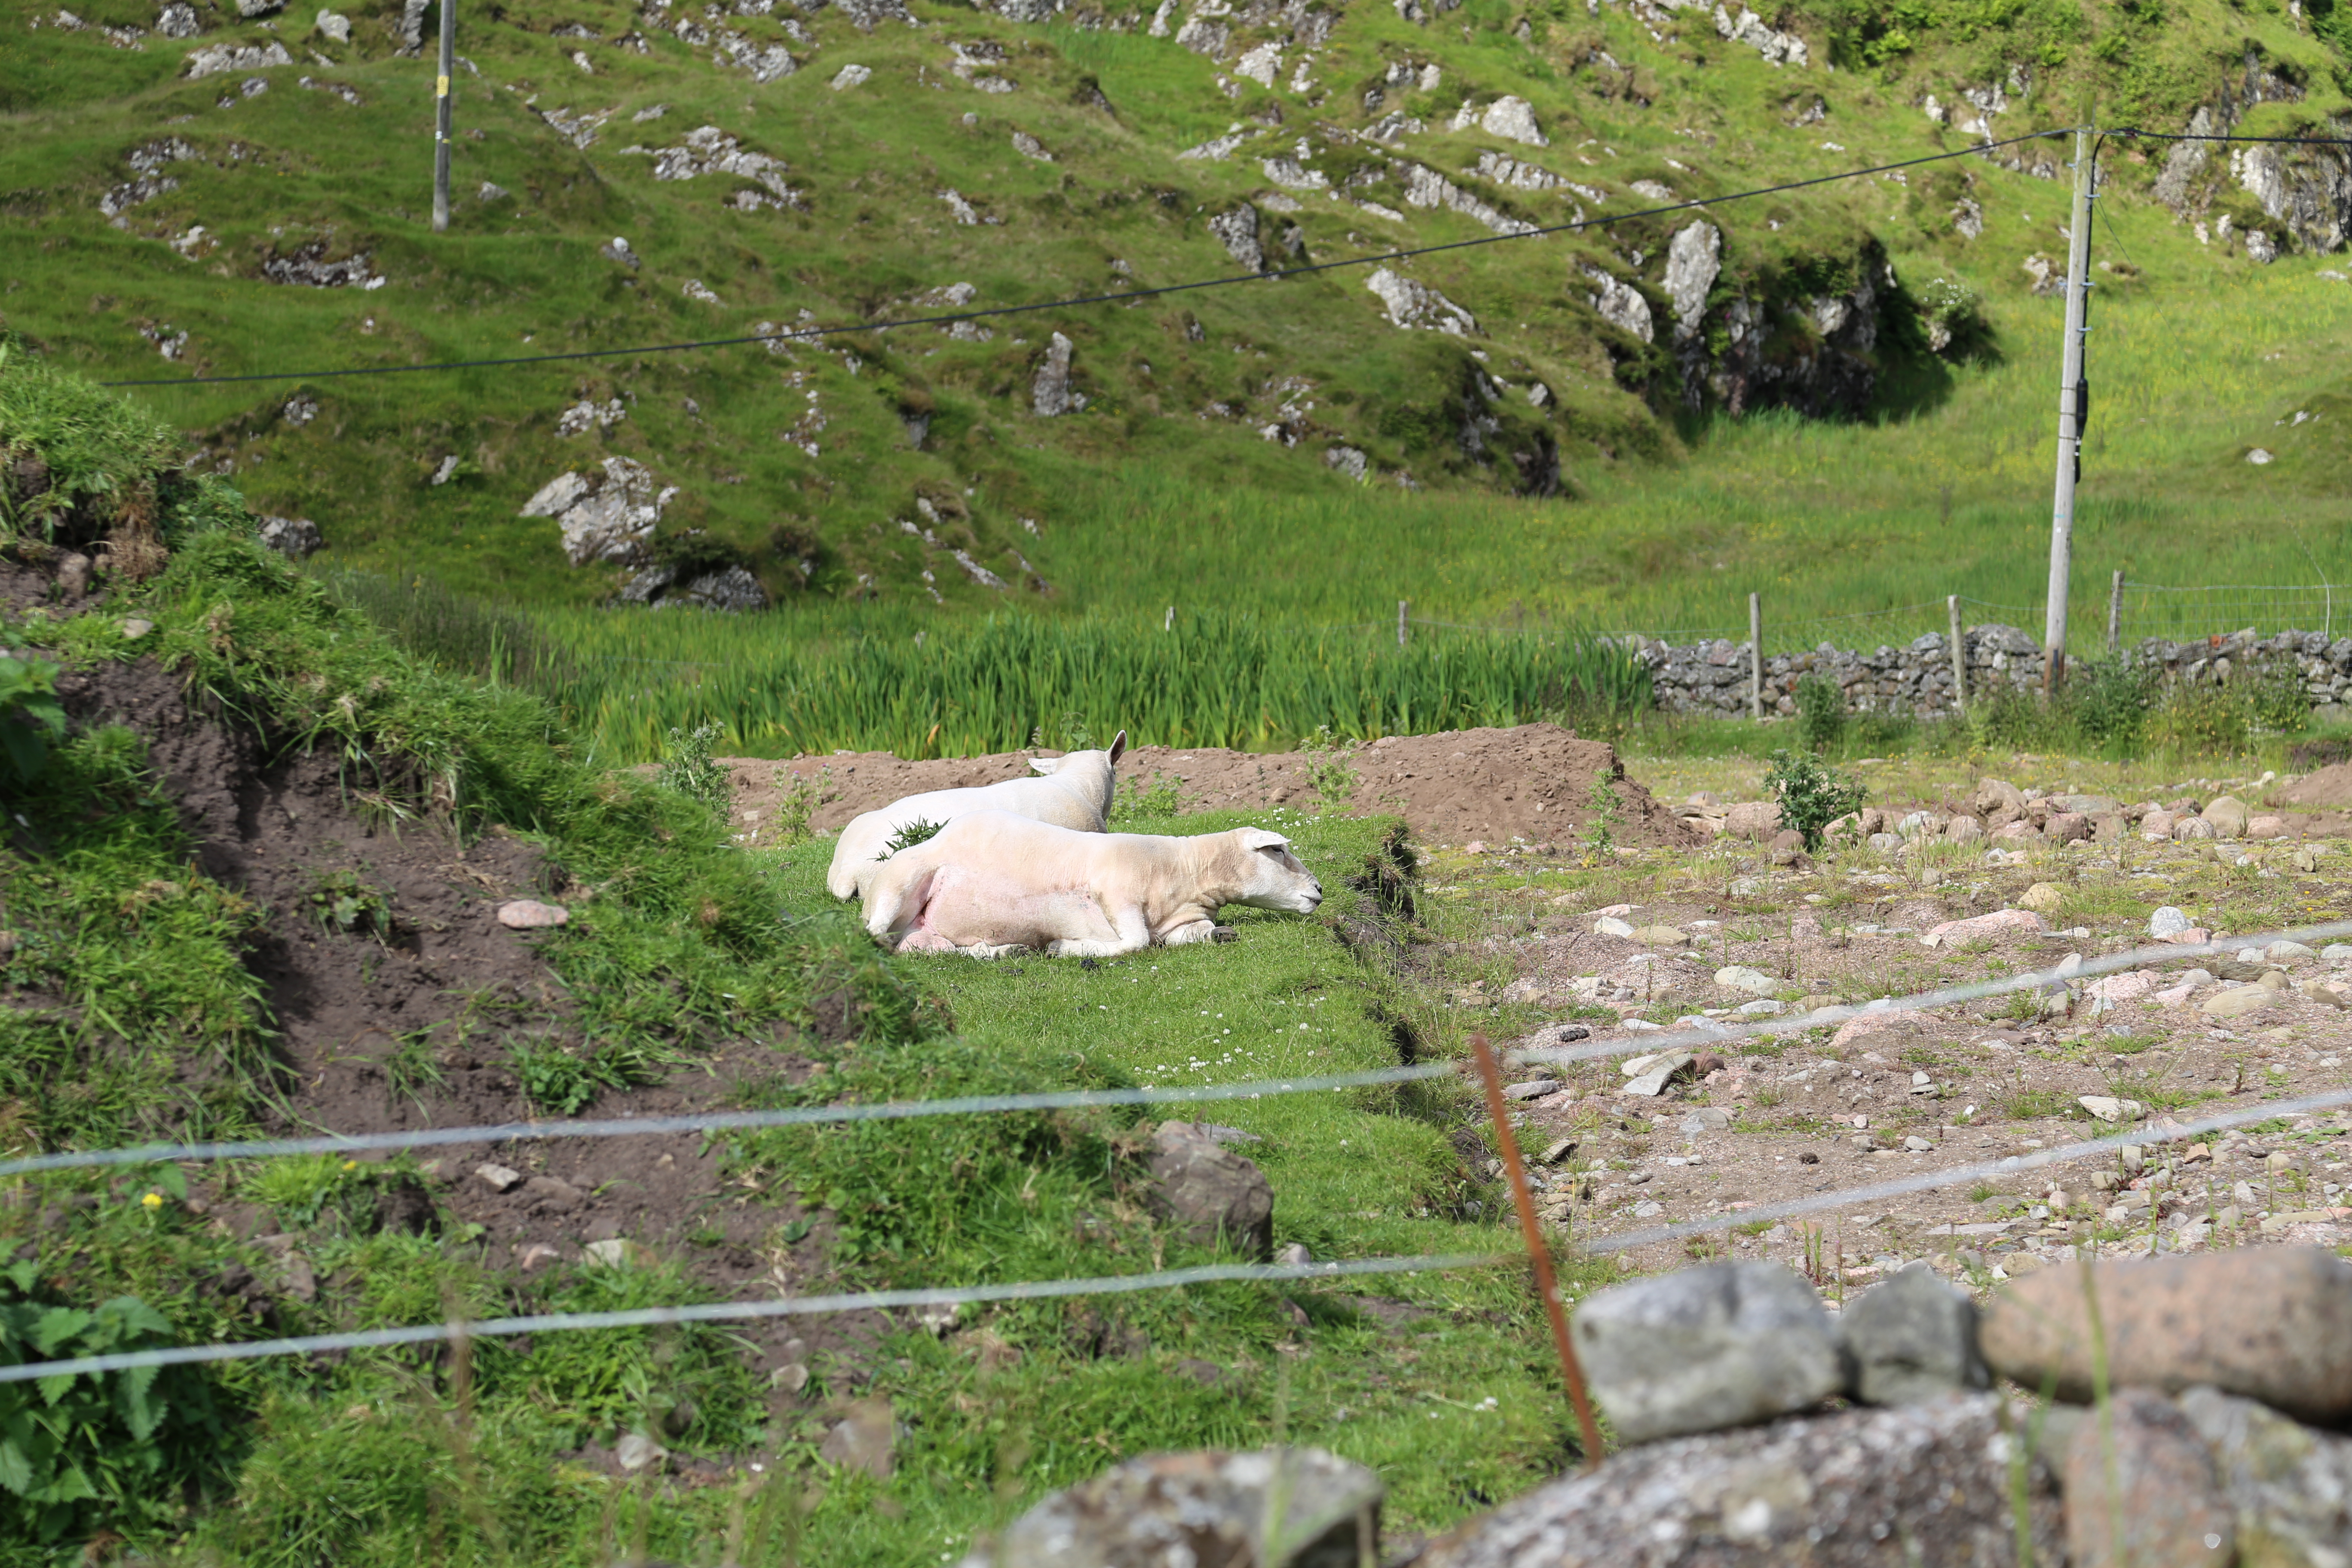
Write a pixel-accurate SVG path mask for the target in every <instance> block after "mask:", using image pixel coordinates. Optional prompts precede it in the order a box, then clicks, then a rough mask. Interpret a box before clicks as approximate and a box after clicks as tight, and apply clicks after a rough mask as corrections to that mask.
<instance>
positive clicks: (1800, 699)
mask: <svg viewBox="0 0 2352 1568" xmlns="http://www.w3.org/2000/svg"><path fill="white" fill-rule="evenodd" d="M1845 725H1846V712H1845V691H1844V689H1843V688H1841V687H1840V686H1839V685H1838V683H1837V682H1836V681H1834V680H1832V679H1830V678H1829V677H1828V676H1826V675H1823V674H1822V673H1820V672H1819V671H1818V670H1817V671H1815V672H1813V673H1812V674H1810V675H1807V676H1805V677H1803V678H1802V679H1800V680H1799V681H1798V682H1797V733H1798V734H1799V735H1801V736H1802V737H1803V738H1804V742H1805V745H1806V747H1807V749H1808V750H1811V751H1814V752H1826V751H1828V750H1829V749H1830V748H1831V747H1832V746H1834V745H1836V744H1837V742H1838V739H1839V737H1840V736H1842V735H1843V734H1844V733H1845Z"/></svg>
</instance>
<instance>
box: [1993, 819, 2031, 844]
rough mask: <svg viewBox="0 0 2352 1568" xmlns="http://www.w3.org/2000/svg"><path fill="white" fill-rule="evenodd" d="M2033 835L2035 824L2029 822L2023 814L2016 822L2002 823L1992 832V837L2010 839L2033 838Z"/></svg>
mask: <svg viewBox="0 0 2352 1568" xmlns="http://www.w3.org/2000/svg"><path fill="white" fill-rule="evenodd" d="M2033 836H2034V834H2033V824H2032V823H2031V822H2028V821H2027V820H2025V818H2023V817H2019V818H2018V819H2017V820H2016V821H2015V822H2004V823H2002V824H2001V825H2000V826H1999V827H1996V828H1994V829H1993V830H1992V833H1991V837H1995V838H2009V839H2016V838H2031V837H2033Z"/></svg>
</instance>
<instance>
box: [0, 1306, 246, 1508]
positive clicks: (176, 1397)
mask: <svg viewBox="0 0 2352 1568" xmlns="http://www.w3.org/2000/svg"><path fill="white" fill-rule="evenodd" d="M39 1272H40V1271H39V1267H38V1266H37V1264H34V1263H32V1262H21V1263H16V1264H12V1265H10V1266H9V1267H8V1268H7V1269H6V1270H5V1272H0V1359H5V1361H6V1362H7V1363H9V1364H10V1365H22V1364H24V1363H26V1362H41V1361H59V1360H65V1359H68V1358H71V1357H76V1356H86V1355H104V1354H108V1353H110V1352H118V1351H131V1350H143V1349H146V1348H148V1347H150V1346H153V1345H160V1344H167V1343H169V1342H171V1337H172V1325H171V1324H170V1323H168V1322H166V1321H164V1319H163V1315H162V1314H161V1313H159V1312H157V1311H156V1310H154V1309H153V1308H152V1307H150V1306H148V1305H147V1304H146V1303H145V1302H143V1301H142V1300H139V1299H137V1298H136V1297H132V1296H118V1297H116V1298H114V1299H113V1300H110V1301H107V1302H105V1303H103V1304H102V1305H100V1306H99V1307H97V1308H95V1309H83V1308H79V1307H73V1306H68V1305H65V1304H63V1303H60V1302H58V1301H55V1300H49V1299H47V1298H45V1297H42V1296H40V1295H38V1294H37V1285H38V1283H39ZM221 1448H222V1432H221V1426H220V1421H219V1418H218V1415H217V1414H216V1413H215V1409H214V1406H213V1401H212V1396H211V1394H210V1391H209V1390H208V1388H207V1386H206V1384H205V1380H204V1377H203V1375H202V1374H201V1373H198V1372H197V1371H196V1370H195V1369H194V1368H193V1367H163V1368H153V1367H150V1368H146V1369H144V1370H134V1371H130V1372H109V1373H73V1374H70V1375H68V1376H65V1377H58V1378H43V1379H41V1380H39V1381H38V1382H26V1383H0V1542H14V1543H19V1544H20V1545H23V1544H30V1545H37V1546H44V1547H51V1546H56V1547H62V1546H71V1547H74V1548H75V1549H76V1550H77V1551H78V1550H79V1545H80V1543H81V1542H85V1541H88V1540H89V1539H90V1538H91V1537H93V1536H94V1535H96V1534H97V1533H98V1532H99V1531H102V1530H112V1531H118V1532H121V1533H125V1534H143V1533H146V1532H147V1531H152V1530H153V1529H155V1528H156V1527H158V1526H162V1525H164V1524H166V1523H168V1522H170V1521H172V1520H173V1518H175V1517H176V1516H177V1514H178V1513H179V1511H180V1509H181V1507H182V1504H183V1501H184V1493H185V1492H186V1491H187V1490H188V1489H191V1488H192V1487H193V1486H194V1484H195V1483H197V1482H198V1481H200V1480H203V1479H209V1478H210V1477H211V1476H212V1475H213V1474H214V1473H215V1470H216V1468H217V1467H218V1465H219V1462H220V1459H221V1457H222V1454H221Z"/></svg>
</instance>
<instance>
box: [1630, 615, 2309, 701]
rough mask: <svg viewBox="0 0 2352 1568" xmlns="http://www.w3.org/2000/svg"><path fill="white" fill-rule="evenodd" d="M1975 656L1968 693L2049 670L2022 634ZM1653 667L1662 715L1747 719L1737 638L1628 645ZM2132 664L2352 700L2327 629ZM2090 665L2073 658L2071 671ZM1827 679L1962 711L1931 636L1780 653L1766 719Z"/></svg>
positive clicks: (1855, 695)
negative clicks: (2266, 682)
mask: <svg viewBox="0 0 2352 1568" xmlns="http://www.w3.org/2000/svg"><path fill="white" fill-rule="evenodd" d="M1963 637H1964V640H1965V642H1966V644H1967V649H1968V676H1969V693H1970V694H1971V695H1972V696H1973V695H1976V694H1979V693H1984V692H1990V691H1991V690H1993V689H1996V687H1998V686H2000V685H2001V684H2004V683H2005V684H2007V685H2011V686H2014V687H2018V688H2020V689H2038V688H2039V687H2040V686H2041V684H2042V665H2043V662H2044V659H2043V655H2042V647H2041V645H2040V643H2039V642H2038V640H2037V639H2036V638H2034V637H2032V635H2031V634H2029V633H2027V632H2025V631H2022V630H2021V629H2019V628H2018V627H2016V626H2001V625H2000V624H1998V623H1990V624H1987V625H1984V626H1970V627H1969V628H1967V630H1966V631H1965V632H1964V634H1963ZM1627 640H1628V642H1629V644H1630V646H1631V647H1633V650H1634V652H1635V653H1636V654H1638V655H1639V657H1640V658H1641V659H1642V661H1643V663H1644V664H1646V665H1648V666H1649V668H1650V679H1651V682H1652V687H1653V689H1654V693H1655V701H1656V704H1657V706H1658V708H1659V709H1660V710H1663V711H1664V712H1669V713H1696V714H1702V715H1707V716H1717V717H1724V716H1728V717H1737V716H1739V715H1743V714H1745V713H1746V712H1747V711H1748V668H1749V657H1748V644H1746V643H1745V642H1733V641H1731V640H1730V639H1729V638H1717V639H1714V640H1712V641H1705V642H1696V643H1679V644H1677V643H1669V642H1665V641H1663V640H1661V639H1657V638H1650V637H1633V638H1630V639H1627ZM2127 651H2128V653H2129V655H2130V657H2131V658H2134V659H2137V660H2138V661H2140V662H2141V663H2144V664H2148V665H2153V666H2154V667H2155V668H2157V669H2158V671H2159V672H2160V679H2162V680H2163V682H2164V683H2165V684H2166V685H2171V684H2173V683H2175V682H2181V681H2185V682H2188V683H2189V684H2192V685H2198V684H2204V685H2212V684H2227V683H2228V682H2230V681H2232V680H2242V679H2255V678H2262V677H2266V676H2268V675H2270V674H2271V673H2272V672H2273V669H2274V668H2280V667H2284V668H2292V669H2293V670H2294V673H2295V674H2296V675H2297V676H2298V677H2299V678H2300V679H2302V681H2303V683H2304V689H2305V694H2306V695H2307V696H2308V697H2309V698H2310V700H2311V704H2312V706H2313V707H2314V708H2315V709H2317V710H2323V711H2324V710H2330V709H2334V708H2338V707H2340V706H2341V705H2342V704H2343V703H2345V702H2346V701H2347V700H2352V637H2345V636H2331V635H2330V633H2328V632H2323V631H2308V632H2306V631H2285V632H2279V633H2277V634H2275V635H2273V636H2271V637H2259V636H2257V635H2256V634H2255V633H2254V632H2252V630H2247V631H2240V632H2232V633H2231V634H2229V635H2228V636H2226V637H2193V638H2190V639H2189V640H2187V641H2184V642H2174V641H2171V640H2169V639H2167V638H2164V637H2148V638H2145V639H2142V640H2141V641H2139V642H2138V643H2137V644H2135V645H2133V646H2132V647H2130V648H2129V649H2128V650H2127ZM2081 663H2082V660H2081V659H2080V658H2069V660H2068V666H2069V668H2080V666H2081ZM1812 674H1821V675H1825V676H1827V677H1828V678H1829V679H1832V680H1834V681H1836V682H1837V684H1838V686H1839V687H1840V688H1841V689H1843V691H1844V692H1845V699H1846V707H1847V709H1848V710H1851V711H1853V712H1859V713H1907V714H1913V715H1916V716H1918V717H1921V718H1935V717H1938V716H1942V715H1948V714H1949V713H1951V712H1952V711H1953V702H1952V695H1953V693H1952V656H1951V639H1950V638H1949V637H1944V636H1939V635H1937V634H1935V633H1932V632H1931V633H1928V634H1927V635H1926V636H1923V637H1916V638H1915V639H1913V640H1912V641H1910V642H1907V643H1904V644H1901V645H1899V646H1895V647H1890V646H1887V645H1885V644H1881V645H1880V646H1879V647H1875V648H1871V649H1867V650H1862V649H1853V648H1840V647H1834V646H1832V645H1831V644H1829V643H1823V644H1822V645H1821V646H1820V647H1817V648H1813V649H1811V650H1810V651H1808V652H1804V653H1792V654H1773V655H1771V656H1769V657H1768V658H1766V659H1765V660H1764V707H1765V710H1766V711H1767V712H1770V713H1780V714H1789V713H1794V712H1795V711H1796V710H1797V683H1798V682H1799V681H1800V680H1801V679H1804V678H1805V677H1806V676H1808V675H1812Z"/></svg>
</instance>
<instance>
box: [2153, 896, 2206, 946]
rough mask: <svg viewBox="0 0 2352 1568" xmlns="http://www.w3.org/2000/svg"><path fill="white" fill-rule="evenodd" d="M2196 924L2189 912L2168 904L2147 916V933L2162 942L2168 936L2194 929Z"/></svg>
mask: <svg viewBox="0 0 2352 1568" xmlns="http://www.w3.org/2000/svg"><path fill="white" fill-rule="evenodd" d="M2195 924H2196V922H2195V921H2191V920H2190V919H2189V916H2188V915H2187V914H2185V913H2184V912H2182V911H2181V910H2177V909H2174V908H2173V907H2172V906H2171V905H2170V904H2167V905H2165V906H2164V907H2163V908H2162V909H2160V910H2157V911H2156V913H2154V914H2152V915H2150V916H2148V917H2147V934H2148V935H2150V936H2152V937H2154V938H2155V939H2156V940H2157V941H2158V942H2162V941H2163V940H2164V939H2165V938H2167V937H2169V936H2176V935H2178V934H2179V933H2180V932H2182V931H2189V930H2191V929H2193V928H2194V926H2195Z"/></svg>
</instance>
